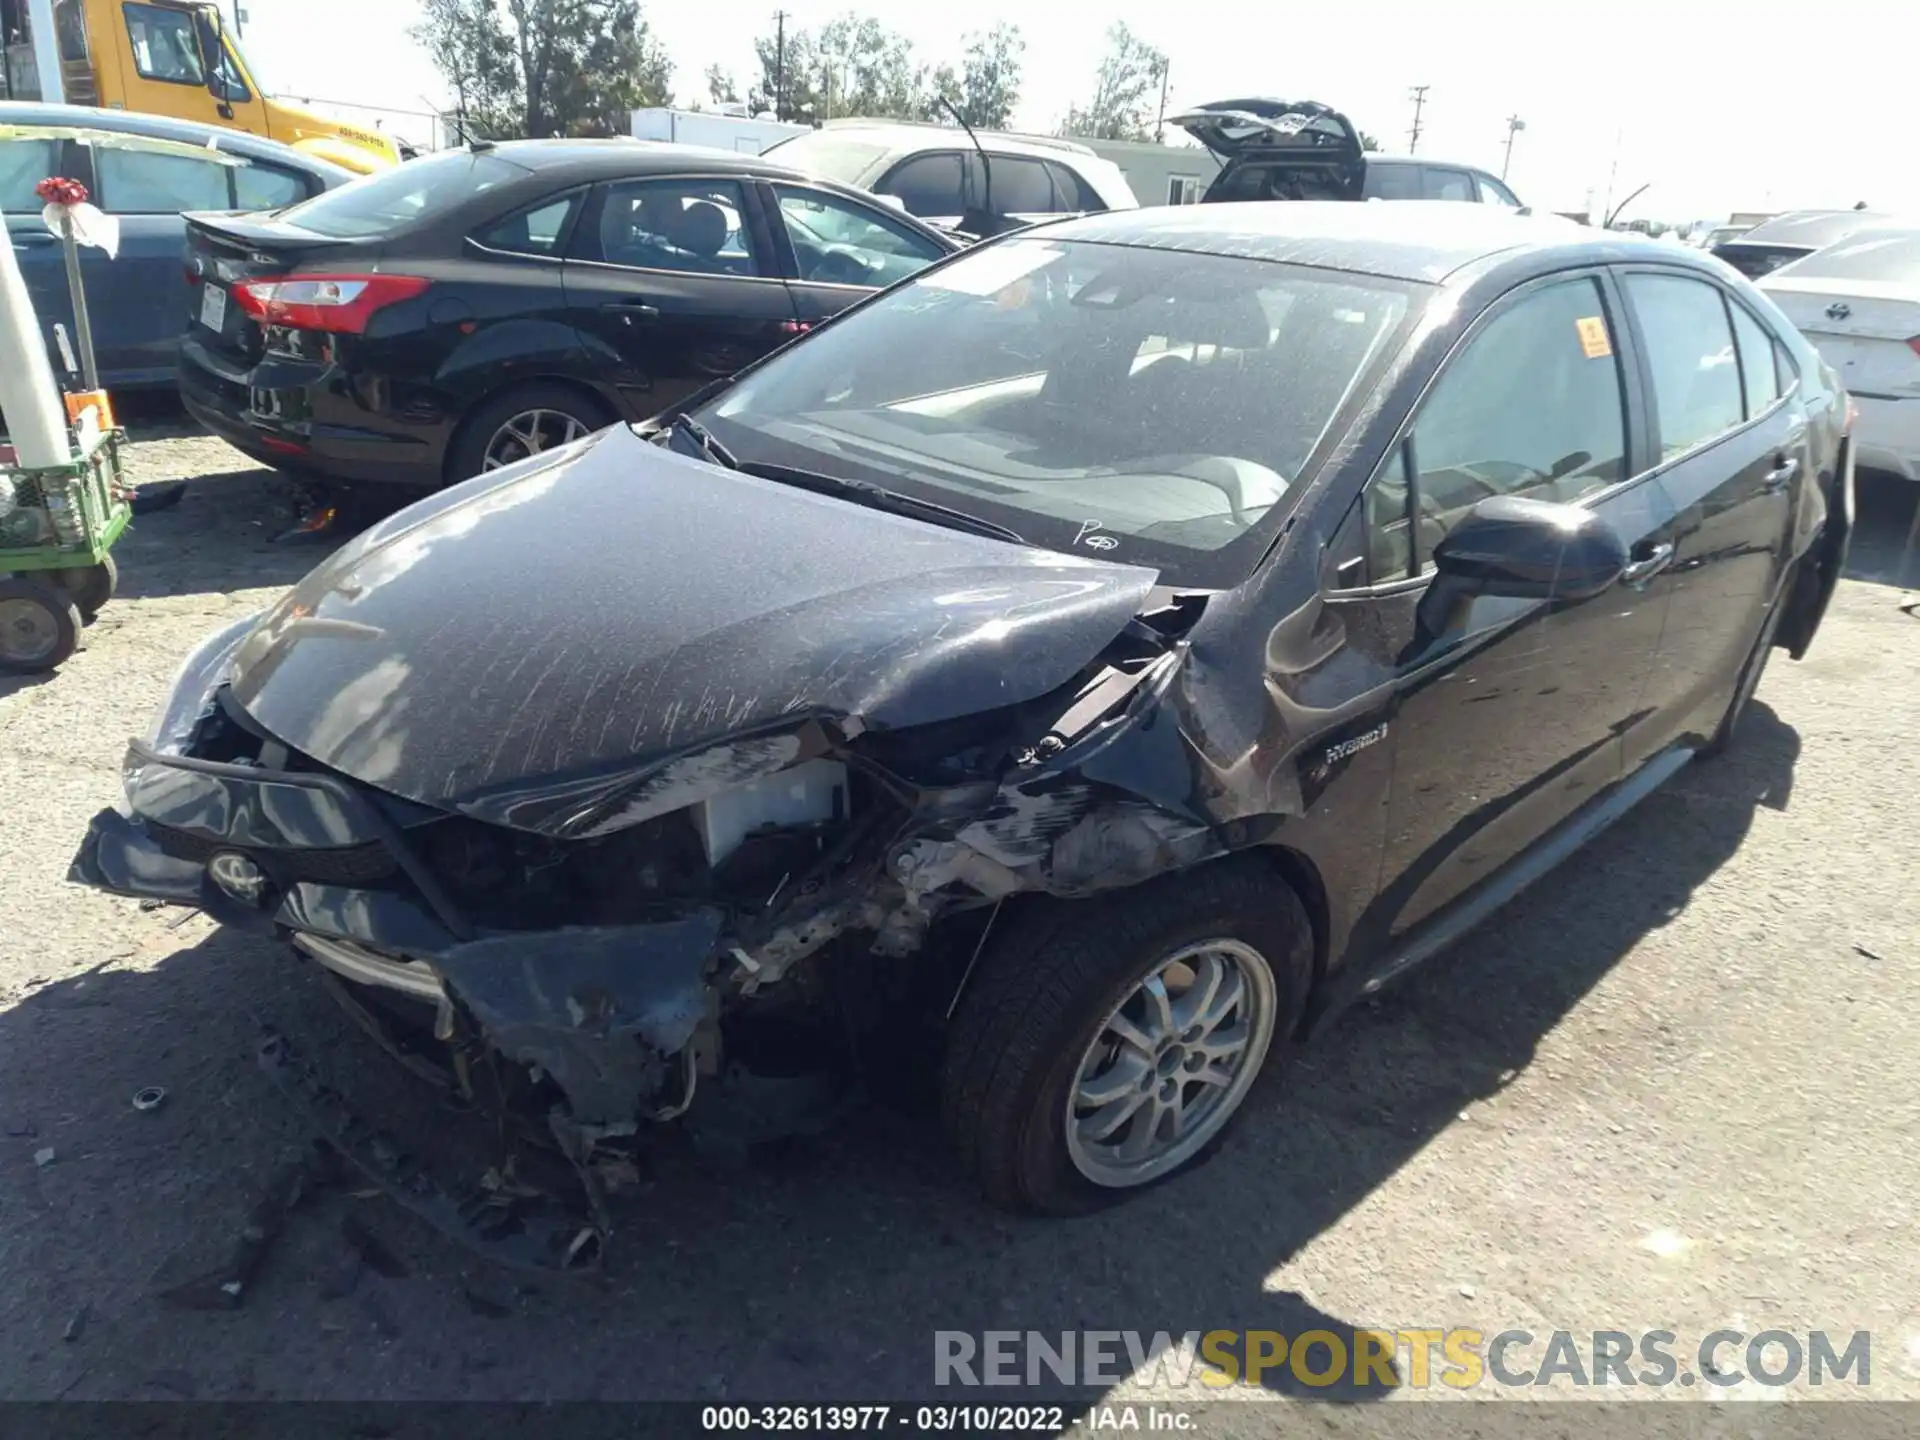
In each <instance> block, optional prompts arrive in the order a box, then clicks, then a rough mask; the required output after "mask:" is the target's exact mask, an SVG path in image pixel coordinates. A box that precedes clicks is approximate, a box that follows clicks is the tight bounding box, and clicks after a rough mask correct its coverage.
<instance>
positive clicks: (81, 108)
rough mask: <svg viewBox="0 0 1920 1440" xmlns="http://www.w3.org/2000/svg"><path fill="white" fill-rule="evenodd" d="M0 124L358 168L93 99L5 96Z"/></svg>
mask: <svg viewBox="0 0 1920 1440" xmlns="http://www.w3.org/2000/svg"><path fill="white" fill-rule="evenodd" d="M0 125H26V126H33V125H44V126H47V127H49V128H61V129H67V128H72V129H80V130H112V131H114V132H116V133H118V134H122V135H144V136H146V137H147V138H148V139H152V140H175V141H179V142H181V143H182V144H186V145H208V144H213V145H217V147H218V148H219V149H221V150H224V151H226V152H227V153H228V154H230V155H242V156H245V157H246V158H247V159H249V160H271V161H273V162H274V163H276V164H279V165H297V166H300V167H301V168H302V169H305V170H307V171H309V172H311V173H314V174H318V175H328V176H333V177H336V178H345V179H352V178H353V172H352V171H350V170H347V169H345V168H344V167H342V166H339V165H335V164H333V163H332V162H331V161H328V160H321V159H319V158H318V157H316V156H312V155H307V154H304V153H302V152H301V151H299V150H295V149H294V148H293V147H292V146H290V145H282V144H281V143H280V142H279V141H278V140H267V139H263V138H262V137H261V136H258V135H249V134H248V133H247V132H246V131H244V130H226V129H223V128H221V127H220V126H218V125H200V124H196V123H195V122H194V121H191V120H174V119H170V118H168V117H167V116H164V115H139V114H132V113H129V112H127V111H125V110H100V109H96V108H94V107H93V106H91V105H42V104H38V103H36V102H32V101H26V100H7V101H0Z"/></svg>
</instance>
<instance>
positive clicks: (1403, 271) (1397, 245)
mask: <svg viewBox="0 0 1920 1440" xmlns="http://www.w3.org/2000/svg"><path fill="white" fill-rule="evenodd" d="M1025 233H1028V234H1034V235H1039V236H1042V237H1044V238H1047V239H1060V240H1087V241H1093V242H1096V243H1099V244H1107V245H1137V246H1145V247H1151V248H1158V249H1167V250H1188V251H1193V252H1195V253H1197V254H1211V255H1236V256H1242V257H1245V258H1247V259H1251V260H1271V261H1279V262H1285V263H1289V264H1295V265H1317V266H1323V267H1325V268H1327V269H1330V270H1347V271H1354V272H1359V273H1365V274H1371V275H1382V276H1386V277H1388V278H1391V279H1397V280H1422V281H1427V282H1431V283H1438V282H1440V281H1442V280H1445V279H1446V278H1447V277H1448V276H1450V275H1452V274H1454V273H1455V272H1456V271H1459V270H1462V269H1465V268H1466V267H1468V266H1470V265H1474V264H1476V263H1478V262H1481V261H1485V260H1489V259H1491V258H1493V257H1495V256H1499V255H1503V254H1506V253H1508V252H1544V251H1550V250H1551V251H1556V252H1566V254H1567V257H1568V259H1569V260H1570V262H1571V263H1578V262H1579V260H1580V258H1581V257H1582V256H1583V255H1586V256H1587V257H1589V258H1591V259H1592V260H1594V261H1596V262H1598V261H1601V260H1615V259H1620V258H1622V253H1621V252H1623V251H1628V252H1630V253H1634V254H1638V253H1641V252H1642V251H1643V250H1644V249H1646V248H1649V247H1651V248H1652V249H1653V250H1655V251H1656V252H1657V253H1661V254H1665V253H1666V252H1668V251H1671V250H1675V248H1676V247H1673V246H1657V245H1655V243H1654V242H1653V241H1650V240H1646V239H1644V238H1643V237H1639V236H1635V237H1631V238H1629V237H1626V236H1622V235H1616V234H1611V233H1609V232H1606V231H1598V230H1593V229H1590V228H1588V227H1587V226H1584V225H1580V224H1578V223H1576V222H1574V221H1571V220H1566V219H1563V218H1562V217H1560V216H1557V215H1518V214H1515V213H1514V212H1513V211H1511V210H1507V209H1497V208H1495V207H1493V206H1490V205H1478V204H1473V203H1471V202H1467V201H1445V200H1429V201H1423V202H1422V203H1420V204H1417V205H1413V204H1395V203H1392V202H1387V201H1382V202H1379V203H1377V204H1376V203H1364V202H1363V203H1360V204H1355V203H1354V202H1353V201H1350V200H1297V201H1289V202H1287V203H1286V204H1283V205H1276V204H1274V203H1272V202H1271V201H1260V200H1250V201H1241V202H1235V203H1230V204H1219V205H1168V206H1156V207H1154V208H1151V209H1144V210H1116V211H1109V212H1107V213H1106V214H1102V215H1087V216H1081V217H1079V218H1076V219H1072V220H1063V221H1058V222H1055V223H1053V224H1049V225H1044V226H1040V227H1036V228H1035V229H1034V230H1032V231H1028V232H1025Z"/></svg>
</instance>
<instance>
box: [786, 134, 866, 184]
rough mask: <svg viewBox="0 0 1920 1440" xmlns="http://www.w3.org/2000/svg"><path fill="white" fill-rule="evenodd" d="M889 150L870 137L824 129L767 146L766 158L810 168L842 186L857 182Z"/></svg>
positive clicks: (801, 167) (800, 167) (805, 168)
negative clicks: (858, 138)
mask: <svg viewBox="0 0 1920 1440" xmlns="http://www.w3.org/2000/svg"><path fill="white" fill-rule="evenodd" d="M889 153H890V152H889V151H888V149H887V147H886V146H885V145H876V144H874V143H873V142H872V141H870V140H853V139H849V138H847V137H846V136H844V135H835V134H834V133H832V132H831V131H827V130H815V131H813V132H812V133H811V134H807V135H796V136H794V137H793V138H792V139H791V140H782V141H780V143H779V144H777V145H770V146H768V147H767V151H766V158H767V159H769V160H777V161H779V162H780V163H781V164H782V165H792V166H795V167H797V168H798V169H801V170H810V171H812V172H813V173H814V174H815V175H823V176H825V177H826V178H827V179H829V180H838V181H839V182H840V183H841V184H842V185H858V184H859V183H860V177H861V176H863V175H865V174H866V173H867V172H868V171H869V170H871V169H872V168H873V167H874V166H875V165H877V164H878V163H879V162H880V161H881V160H883V159H884V158H886V156H887V155H888V154H889Z"/></svg>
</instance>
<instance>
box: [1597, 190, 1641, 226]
mask: <svg viewBox="0 0 1920 1440" xmlns="http://www.w3.org/2000/svg"><path fill="white" fill-rule="evenodd" d="M1652 184H1653V182H1652V181H1651V180H1649V181H1648V182H1647V183H1646V184H1645V185H1642V186H1641V187H1640V188H1639V189H1638V190H1636V191H1634V192H1633V194H1631V195H1629V196H1627V198H1626V199H1624V200H1622V201H1621V202H1620V203H1619V204H1618V205H1616V206H1614V207H1613V211H1612V213H1610V214H1609V215H1608V216H1607V218H1606V219H1605V220H1604V221H1602V222H1601V225H1600V228H1601V229H1602V230H1611V229H1612V228H1613V222H1614V221H1616V220H1618V219H1619V218H1620V212H1621V211H1622V210H1625V209H1626V208H1627V206H1629V205H1631V204H1632V203H1633V202H1634V201H1636V200H1638V199H1639V198H1640V196H1641V195H1642V194H1643V193H1645V191H1646V190H1647V188H1648V187H1649V186H1651V185H1652Z"/></svg>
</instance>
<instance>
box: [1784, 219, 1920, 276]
mask: <svg viewBox="0 0 1920 1440" xmlns="http://www.w3.org/2000/svg"><path fill="white" fill-rule="evenodd" d="M1774 273H1775V274H1777V275H1786V276H1792V277H1793V278H1794V279H1796V280H1876V281H1882V282H1886V283H1891V284H1907V285H1914V284H1920V230H1893V231H1867V232H1865V233H1863V234H1859V235H1853V236H1849V237H1848V238H1847V239H1845V240H1842V241H1841V242H1840V243H1839V244H1838V245H1829V246H1828V247H1827V248H1826V249H1824V250H1817V251H1815V252H1814V253H1813V254H1811V255H1809V256H1807V258H1806V259H1804V260H1799V261H1795V262H1794V263H1793V264H1792V265H1791V266H1787V267H1783V268H1781V269H1780V270H1777V271H1775V272H1774Z"/></svg>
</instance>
